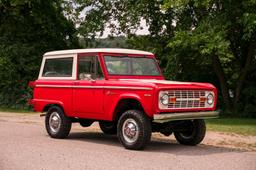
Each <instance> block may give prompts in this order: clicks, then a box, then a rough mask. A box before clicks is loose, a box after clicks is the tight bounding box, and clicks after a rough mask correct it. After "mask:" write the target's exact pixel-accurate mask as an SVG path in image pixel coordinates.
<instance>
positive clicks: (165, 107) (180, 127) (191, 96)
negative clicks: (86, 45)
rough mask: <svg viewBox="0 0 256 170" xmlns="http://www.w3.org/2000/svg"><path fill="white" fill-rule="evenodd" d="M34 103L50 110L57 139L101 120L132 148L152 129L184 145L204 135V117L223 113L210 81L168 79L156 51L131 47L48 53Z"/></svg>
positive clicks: (141, 144) (51, 128)
mask: <svg viewBox="0 0 256 170" xmlns="http://www.w3.org/2000/svg"><path fill="white" fill-rule="evenodd" d="M30 85H31V86H32V87H33V88H34V94H33V99H31V101H30V103H31V104H32V105H33V107H34V110H36V111H38V112H46V117H45V127H46V130H47V132H48V134H49V135H50V136H51V137H52V138H65V137H67V136H68V134H69V132H70V129H71V124H72V123H74V122H78V123H80V124H81V126H83V127H88V126H90V125H91V124H92V123H93V122H95V121H98V122H99V125H100V128H101V130H102V131H103V132H104V133H105V134H117V136H118V139H119V141H120V142H121V144H122V145H123V146H124V147H125V148H127V149H135V150H137V149H142V148H144V147H145V146H146V144H147V143H148V142H149V141H150V138H151V133H152V132H160V133H162V134H164V135H166V136H169V135H171V134H172V133H174V136H175V138H176V139H177V141H178V142H179V143H181V144H184V145H197V144H199V143H200V142H201V141H202V140H203V138H204V136H205V131H206V127H205V122H204V120H203V119H206V118H215V117H218V112H216V111H215V108H216V101H217V90H216V88H215V87H214V86H213V85H211V84H208V83H194V82H189V83H187V82H186V83H185V82H176V81H166V80H164V77H163V75H162V73H161V70H160V69H159V66H158V64H157V62H156V59H155V57H154V54H152V53H150V52H145V51H139V50H130V49H110V48H109V49H103V48H102V49H78V50H63V51H53V52H47V53H45V54H44V57H43V60H42V65H41V69H40V73H39V77H38V80H36V81H35V82H32V83H30Z"/></svg>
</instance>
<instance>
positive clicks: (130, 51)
mask: <svg viewBox="0 0 256 170" xmlns="http://www.w3.org/2000/svg"><path fill="white" fill-rule="evenodd" d="M78 53H121V54H122V53H123V54H140V55H153V53H151V52H147V51H141V50H133V49H125V48H88V49H72V50H59V51H50V52H47V53H45V54H44V56H54V55H65V54H78Z"/></svg>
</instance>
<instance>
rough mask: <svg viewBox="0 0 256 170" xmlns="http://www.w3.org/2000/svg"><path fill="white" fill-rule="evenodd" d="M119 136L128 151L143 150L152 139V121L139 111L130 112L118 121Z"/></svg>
mask: <svg viewBox="0 0 256 170" xmlns="http://www.w3.org/2000/svg"><path fill="white" fill-rule="evenodd" d="M117 136H118V139H119V141H120V142H121V144H122V145H123V146H124V147H125V148H126V149H132V150H140V149H143V148H144V147H145V146H146V144H147V143H148V142H149V141H150V138H151V123H150V120H149V119H148V118H147V117H146V116H145V114H144V113H143V112H141V111H139V110H128V111H126V112H124V113H123V114H122V116H121V117H120V119H119V121H118V125H117Z"/></svg>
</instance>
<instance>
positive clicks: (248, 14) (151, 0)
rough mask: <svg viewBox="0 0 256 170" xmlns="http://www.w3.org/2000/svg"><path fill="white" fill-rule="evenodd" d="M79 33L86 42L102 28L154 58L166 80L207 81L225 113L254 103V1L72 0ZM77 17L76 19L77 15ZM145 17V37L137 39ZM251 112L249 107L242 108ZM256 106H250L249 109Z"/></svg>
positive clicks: (101, 31)
mask: <svg viewBox="0 0 256 170" xmlns="http://www.w3.org/2000/svg"><path fill="white" fill-rule="evenodd" d="M73 3H76V4H78V5H76V7H77V8H76V9H77V10H76V11H77V12H78V13H79V12H81V11H83V12H84V14H85V17H84V18H79V19H78V20H77V21H78V23H79V24H80V26H79V29H78V30H79V33H80V35H81V37H85V39H87V41H88V42H89V40H90V38H95V36H96V35H101V34H102V33H103V31H104V28H105V27H109V28H110V29H112V31H111V33H113V34H117V35H119V34H125V35H126V36H127V38H128V44H129V45H130V47H132V48H137V49H143V50H149V51H152V52H154V53H156V54H158V57H159V59H160V60H161V67H163V68H165V71H164V73H165V75H166V76H167V77H168V78H170V79H176V80H187V81H208V82H212V83H213V84H215V85H216V86H217V87H218V88H219V89H220V94H221V97H220V99H221V101H223V103H224V106H222V107H224V108H226V110H229V111H241V110H245V111H246V110H249V111H250V112H256V109H252V108H253V107H252V106H253V105H254V104H256V98H255V97H254V96H255V94H256V92H255V91H256V89H255V88H254V87H255V69H256V67H255V49H256V48H255V47H256V46H255V41H256V37H255V35H256V34H255V30H256V27H255V26H256V14H255V9H256V1H255V0H244V1H237V0H229V1H224V0H165V1H164V0H115V1H114V0H103V1H102V0H92V1H87V0H74V1H73ZM76 16H79V15H76ZM142 19H144V20H145V21H146V23H147V26H148V29H149V35H146V36H136V35H135V34H134V33H135V31H136V30H138V29H140V27H141V25H140V22H141V20H142ZM246 108H250V109H246ZM254 108H255V107H254Z"/></svg>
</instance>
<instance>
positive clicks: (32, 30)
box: [0, 0, 78, 107]
mask: <svg viewBox="0 0 256 170" xmlns="http://www.w3.org/2000/svg"><path fill="white" fill-rule="evenodd" d="M0 18H1V19H0V80H1V82H0V89H1V91H0V105H5V106H9V107H26V102H27V99H28V98H29V97H30V95H31V93H30V91H29V89H28V87H27V85H28V81H31V80H34V79H36V77H37V74H38V72H39V66H40V62H41V56H42V54H43V53H44V52H46V51H50V50H55V49H65V48H71V47H76V46H78V41H77V37H76V35H75V31H76V30H75V29H74V25H73V23H72V22H70V21H68V20H67V19H66V18H65V17H64V15H63V13H62V8H61V6H60V1H58V0H56V1H50V0H42V1H41V0H39V1H34V0H25V1H24V0H1V1H0Z"/></svg>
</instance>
